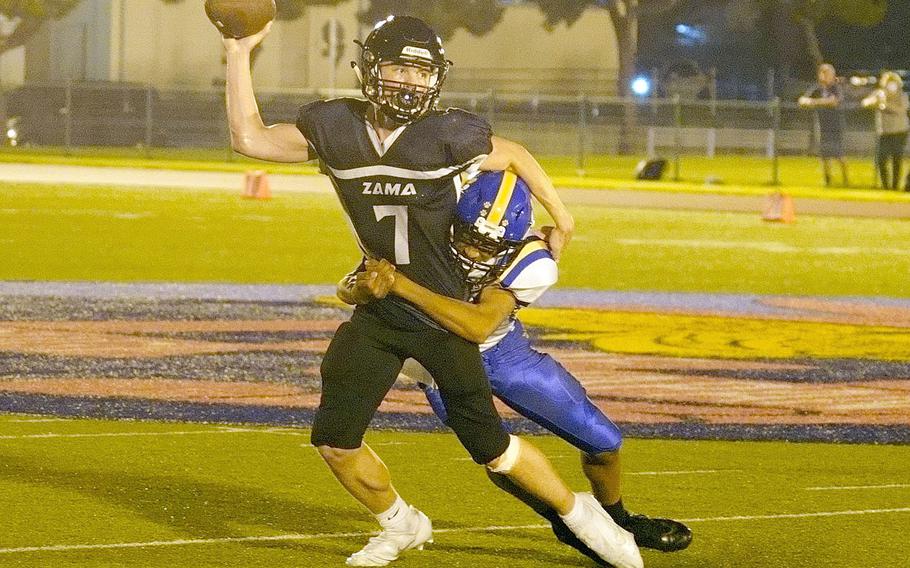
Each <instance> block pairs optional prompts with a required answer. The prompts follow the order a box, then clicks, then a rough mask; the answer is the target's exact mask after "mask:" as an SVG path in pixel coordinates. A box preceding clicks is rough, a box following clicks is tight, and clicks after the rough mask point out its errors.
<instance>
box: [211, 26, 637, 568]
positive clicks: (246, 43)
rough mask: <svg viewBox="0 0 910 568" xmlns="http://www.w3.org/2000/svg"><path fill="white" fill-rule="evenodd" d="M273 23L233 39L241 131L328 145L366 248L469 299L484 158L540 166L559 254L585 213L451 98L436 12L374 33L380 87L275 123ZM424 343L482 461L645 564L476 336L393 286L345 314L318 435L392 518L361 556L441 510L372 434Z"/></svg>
mask: <svg viewBox="0 0 910 568" xmlns="http://www.w3.org/2000/svg"><path fill="white" fill-rule="evenodd" d="M268 28H269V26H267V27H266V29H264V30H263V31H262V32H260V33H258V34H256V35H254V36H250V37H248V38H243V39H239V40H235V39H225V40H224V45H225V48H226V50H227V65H228V68H227V86H226V90H227V109H228V119H229V122H230V129H231V140H232V145H233V147H234V149H235V150H237V151H238V152H240V153H242V154H244V155H247V156H251V157H254V158H259V159H264V160H272V161H279V162H300V161H306V160H309V159H318V160H319V162H320V167H321V169H322V171H323V172H324V173H326V174H327V175H328V176H329V178H330V179H331V181H332V184H333V186H334V188H335V191H336V193H337V195H338V198H339V200H340V201H341V204H342V206H343V208H344V210H345V212H346V213H347V215H348V217H349V219H350V222H351V227H352V229H353V230H354V233H355V237H356V239H357V241H358V244H359V245H360V248H361V249H362V250H363V252H364V255H365V256H367V257H370V258H377V259H385V260H387V261H389V262H391V263H393V264H394V265H395V266H396V269H397V270H399V271H400V272H401V273H403V274H406V275H407V276H408V277H409V278H410V279H411V280H413V281H415V282H418V283H420V284H421V285H422V286H425V287H426V288H427V289H429V290H432V291H434V292H436V293H439V294H443V295H446V296H449V297H453V298H459V299H465V298H466V297H467V296H466V294H467V289H466V285H465V282H464V279H463V277H462V276H461V274H460V272H459V269H458V267H457V266H456V263H455V259H454V258H453V257H452V255H451V254H450V249H449V240H450V231H451V225H452V221H453V220H454V213H455V204H456V200H457V197H458V194H459V192H460V189H461V182H462V180H463V179H465V178H466V177H467V175H468V174H469V173H470V172H471V171H476V170H478V169H484V170H505V169H510V170H513V171H515V172H516V173H517V174H518V175H520V176H521V177H522V178H524V179H525V180H526V181H527V182H528V184H529V186H530V188H531V191H532V193H533V194H534V196H535V197H536V198H537V199H538V200H539V201H540V202H541V203H542V204H543V206H544V207H545V208H546V209H547V211H548V212H549V213H550V214H551V216H552V217H553V219H554V221H555V223H556V229H555V230H554V231H553V233H551V235H550V239H549V245H550V247H551V248H552V249H553V250H554V251H555V253H556V254H558V253H559V251H560V250H561V249H562V248H563V246H564V245H565V244H566V243H567V242H568V240H569V238H570V236H571V233H572V230H573V228H574V227H573V220H572V217H571V215H570V214H569V213H568V211H567V210H566V208H565V206H564V205H563V204H562V202H561V201H560V199H559V197H558V196H557V194H556V191H555V189H554V188H553V186H552V183H551V182H550V181H549V179H548V178H547V176H546V174H545V173H544V172H543V170H542V169H541V168H540V166H539V165H538V164H537V162H536V161H535V160H534V158H533V157H532V156H531V155H530V154H529V153H528V152H527V150H525V149H524V148H523V147H521V146H520V145H518V144H516V143H514V142H509V141H507V140H504V139H501V138H498V137H495V136H492V133H491V129H490V126H489V125H488V124H487V122H486V121H485V120H484V119H482V118H481V117H478V116H476V115H474V114H471V113H468V112H465V111H462V110H458V109H447V110H439V109H437V108H436V101H437V99H438V96H439V90H440V87H441V86H442V84H443V81H444V80H445V76H446V72H447V70H448V67H449V64H450V62H449V61H448V60H447V59H446V57H445V53H444V51H443V49H442V43H441V41H440V40H439V38H438V36H437V35H436V34H435V32H433V30H432V29H431V28H429V27H428V26H427V25H426V24H425V23H424V22H422V21H420V20H418V19H416V18H411V17H408V16H400V17H390V18H388V19H387V20H385V21H383V22H380V23H379V24H378V25H377V26H376V27H375V28H374V29H373V31H372V32H371V33H370V34H369V36H368V37H367V38H366V40H365V41H364V42H363V43H362V44H360V46H361V56H360V58H359V61H358V62H357V63H356V64H355V67H356V70H357V72H358V75H359V76H360V79H361V86H362V91H363V94H364V96H365V97H366V100H362V99H354V98H341V99H334V100H326V101H316V102H314V103H310V104H308V105H304V106H303V107H302V108H301V109H300V112H299V115H298V118H297V122H296V124H275V125H271V126H265V125H264V124H263V122H262V118H261V116H260V113H259V109H258V106H257V104H256V99H255V96H254V92H253V87H252V78H251V74H250V51H251V50H252V48H253V47H254V46H255V45H257V44H258V43H259V42H260V41H261V40H262V38H263V37H264V36H265V35H266V34H267V33H268ZM409 357H410V358H414V359H415V360H417V361H419V362H420V363H421V364H422V365H423V366H424V367H425V368H426V369H427V370H428V371H429V372H430V373H431V374H432V375H433V377H434V379H435V380H436V383H437V385H438V386H439V389H440V393H441V395H442V397H443V399H444V400H445V402H446V406H447V408H448V410H449V422H448V423H449V425H450V426H451V427H452V429H453V430H454V431H455V433H456V435H457V436H458V438H459V440H460V441H461V443H462V444H463V445H464V446H465V448H466V449H467V450H468V452H469V453H470V454H471V457H472V458H473V459H474V461H476V462H477V463H479V464H485V465H486V466H487V467H488V468H490V469H491V470H492V471H495V472H498V473H503V474H505V475H507V476H508V477H509V478H510V479H512V480H513V481H514V482H515V483H516V484H518V485H519V486H521V487H522V488H524V489H525V490H527V491H528V492H530V493H532V494H533V495H535V496H537V497H538V498H540V499H541V500H542V501H544V502H545V503H546V504H547V505H548V506H550V507H552V508H553V509H554V510H556V511H557V512H558V513H559V514H560V515H561V516H562V518H563V519H564V520H565V522H566V524H567V525H568V526H569V527H570V530H572V531H573V532H574V533H575V534H576V535H577V536H578V537H579V538H580V539H581V540H582V541H583V542H585V544H587V545H588V546H590V547H591V548H592V549H593V550H595V551H596V552H597V554H599V555H600V556H601V557H602V558H603V559H604V560H606V561H608V562H611V563H612V564H615V565H616V566H623V567H625V566H628V567H638V566H641V565H642V561H641V556H640V554H639V552H638V549H637V547H636V546H635V542H634V539H633V538H632V536H631V535H630V534H629V533H628V532H626V531H624V530H622V529H621V528H619V527H618V526H617V525H616V524H615V523H614V522H613V521H612V519H611V518H610V517H609V515H607V513H606V512H605V511H604V510H603V509H602V508H601V507H600V505H599V504H598V503H597V501H596V500H595V499H593V497H592V496H591V495H590V494H573V493H572V492H571V491H570V490H569V488H568V487H567V486H566V485H565V484H564V483H563V482H562V480H561V479H560V478H559V477H558V476H557V475H556V473H555V472H554V471H553V469H552V467H551V465H550V464H549V462H548V461H547V460H546V458H545V457H544V456H543V454H541V453H540V452H539V451H538V450H537V449H536V448H534V446H532V445H530V444H528V443H527V442H525V441H522V440H520V439H519V438H517V437H514V436H510V435H509V434H508V433H506V431H505V430H504V429H503V427H502V423H501V421H500V418H499V416H498V415H497V413H496V410H495V407H494V406H493V402H492V394H491V391H490V386H489V382H488V381H487V379H486V375H485V373H484V370H483V365H482V362H481V360H480V355H479V352H478V350H477V347H476V345H474V344H472V343H469V342H467V341H466V340H464V339H462V338H460V337H458V336H456V335H455V334H452V333H450V332H448V331H445V330H444V329H443V328H442V327H440V326H439V325H438V324H437V323H436V322H435V321H433V319H432V318H430V317H429V316H427V315H426V314H424V313H423V312H422V311H421V310H419V309H418V308H417V307H415V306H414V305H413V304H410V303H409V302H407V301H405V300H403V299H401V298H400V297H397V296H391V295H389V296H386V297H383V298H379V299H375V301H370V302H368V303H364V304H363V305H361V306H358V308H357V309H356V310H355V311H354V314H353V315H352V317H351V319H350V321H347V322H345V323H343V324H342V325H341V326H340V327H339V328H338V330H337V332H336V333H335V336H334V337H333V339H332V342H331V344H330V345H329V348H328V350H327V351H326V354H325V357H324V359H323V363H322V367H321V374H322V397H321V400H320V405H319V409H318V410H317V412H316V416H315V419H314V424H313V433H312V442H313V445H314V446H316V447H317V449H318V450H319V453H320V455H321V456H322V457H323V459H324V460H325V461H326V463H327V464H328V466H329V468H330V469H331V470H332V472H333V473H334V474H335V476H336V477H337V478H338V480H339V481H340V482H341V484H342V485H343V486H344V487H345V489H347V491H348V492H349V493H351V495H352V496H353V497H354V498H355V499H357V500H358V501H359V502H360V503H362V504H363V505H364V506H365V507H366V508H367V509H369V510H370V511H371V512H372V513H373V514H374V515H376V517H377V519H378V520H379V522H380V525H381V526H382V527H383V531H382V532H381V533H380V534H379V536H377V537H374V538H372V539H370V541H369V543H368V544H367V545H366V546H365V547H364V548H363V549H362V550H361V551H359V552H357V553H355V554H353V555H351V556H350V557H349V558H348V560H347V563H348V564H349V565H353V566H384V565H386V564H388V563H389V562H391V561H392V560H395V559H396V558H397V557H398V555H399V554H400V553H401V552H403V551H405V550H408V549H412V548H418V549H419V548H422V547H423V544H424V543H426V542H429V541H431V539H432V528H431V524H430V521H429V519H427V517H426V516H425V515H424V514H423V513H421V512H420V511H418V510H417V509H415V508H414V507H413V506H409V505H408V504H407V503H405V502H404V501H403V500H402V498H401V497H400V496H399V495H398V493H397V492H396V491H395V489H394V488H393V487H392V484H391V481H390V476H389V472H388V469H387V468H386V467H385V465H384V464H383V463H382V461H381V460H380V459H379V458H378V456H377V455H376V454H375V453H374V452H373V451H372V450H371V449H370V448H369V447H367V446H366V445H365V444H364V443H363V434H364V432H365V431H366V428H367V426H368V424H369V422H370V420H371V418H372V417H373V414H374V413H375V411H376V409H377V408H378V407H379V404H380V403H381V402H382V399H383V398H384V397H385V395H386V393H387V392H388V390H389V389H390V388H391V386H392V384H393V383H394V382H395V380H396V378H397V376H398V373H399V371H400V370H401V367H402V364H403V361H404V360H405V359H407V358H409Z"/></svg>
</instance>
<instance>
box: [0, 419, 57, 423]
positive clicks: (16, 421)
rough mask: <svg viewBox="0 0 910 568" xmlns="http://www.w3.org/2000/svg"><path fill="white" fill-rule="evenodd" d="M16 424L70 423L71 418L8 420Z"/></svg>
mask: <svg viewBox="0 0 910 568" xmlns="http://www.w3.org/2000/svg"><path fill="white" fill-rule="evenodd" d="M6 422H11V423H14V424H33V423H35V422H70V419H69V418H20V419H18V420H7V421H6Z"/></svg>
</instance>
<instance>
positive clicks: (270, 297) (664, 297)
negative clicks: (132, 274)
mask: <svg viewBox="0 0 910 568" xmlns="http://www.w3.org/2000/svg"><path fill="white" fill-rule="evenodd" d="M334 294H335V287H334V286H326V285H312V286H307V285H280V284H208V283H206V284H172V283H111V282H16V281H12V282H0V296H41V297H48V296H53V297H60V298H91V299H127V298H154V299H187V300H233V301H259V302H295V301H300V300H312V299H314V298H317V297H320V296H332V295H334ZM774 297H775V296H761V295H757V294H704V293H696V292H614V291H602V290H590V289H583V288H554V289H552V290H550V291H548V292H547V293H546V294H545V295H544V296H543V297H542V298H541V299H540V300H538V301H537V302H536V303H535V306H538V307H559V306H584V307H592V308H593V307H607V306H609V307H614V306H615V307H621V306H642V307H649V308H653V309H656V310H670V311H675V310H685V311H693V312H724V313H735V314H742V315H786V314H790V313H792V310H791V309H788V308H783V307H775V306H772V305H768V302H767V300H769V299H771V298H774ZM806 298H811V297H809V296H806ZM824 299H825V300H827V301H838V302H852V303H864V304H868V305H870V306H880V307H895V308H906V309H910V298H885V297H862V296H840V297H837V296H827V297H824Z"/></svg>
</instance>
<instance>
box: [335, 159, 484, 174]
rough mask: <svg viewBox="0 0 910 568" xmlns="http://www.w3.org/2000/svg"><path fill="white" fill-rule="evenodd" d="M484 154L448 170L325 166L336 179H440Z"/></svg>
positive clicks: (379, 166) (476, 160) (475, 160)
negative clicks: (379, 177)
mask: <svg viewBox="0 0 910 568" xmlns="http://www.w3.org/2000/svg"><path fill="white" fill-rule="evenodd" d="M486 157H487V156H486V154H481V155H479V156H477V157H476V158H474V159H472V160H470V161H468V162H465V163H464V164H459V165H457V166H449V167H448V168H440V169H438V170H428V171H421V170H408V169H405V168H396V167H395V166H382V165H376V166H363V167H361V168H352V169H350V170H336V169H335V168H333V167H332V166H329V165H328V164H326V167H327V168H328V169H329V171H330V172H331V173H332V176H333V177H336V178H338V179H358V178H366V177H375V176H387V177H395V178H401V179H442V178H445V177H448V176H450V175H452V174H453V173H455V172H457V171H460V170H462V169H464V168H465V167H466V166H468V165H470V164H473V163H475V162H478V161H483V160H485V159H486Z"/></svg>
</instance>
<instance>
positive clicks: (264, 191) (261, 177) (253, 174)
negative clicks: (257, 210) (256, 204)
mask: <svg viewBox="0 0 910 568" xmlns="http://www.w3.org/2000/svg"><path fill="white" fill-rule="evenodd" d="M243 196H244V197H246V198H247V199H271V198H272V190H271V189H270V188H269V178H268V176H267V175H266V173H265V172H264V171H262V170H250V171H247V172H246V177H245V179H244V183H243Z"/></svg>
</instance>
